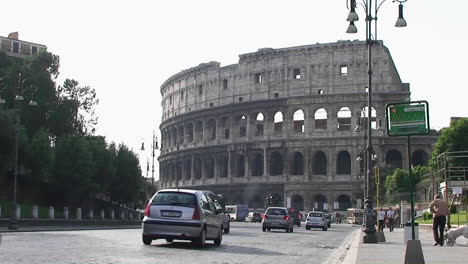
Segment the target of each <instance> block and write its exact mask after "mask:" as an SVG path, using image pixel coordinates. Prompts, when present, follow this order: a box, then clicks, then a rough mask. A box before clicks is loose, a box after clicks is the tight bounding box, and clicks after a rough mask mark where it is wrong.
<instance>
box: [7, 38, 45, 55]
mask: <svg viewBox="0 0 468 264" xmlns="http://www.w3.org/2000/svg"><path fill="white" fill-rule="evenodd" d="M0 50H3V51H5V52H6V54H7V55H8V56H14V57H22V58H24V57H28V56H32V55H35V54H37V53H39V52H42V51H46V50H47V47H46V46H45V45H42V44H36V43H32V42H27V41H23V40H19V38H18V32H12V33H10V34H8V37H2V36H0Z"/></svg>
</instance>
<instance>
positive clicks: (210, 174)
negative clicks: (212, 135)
mask: <svg viewBox="0 0 468 264" xmlns="http://www.w3.org/2000/svg"><path fill="white" fill-rule="evenodd" d="M214 174H215V171H214V159H213V158H212V157H208V158H206V159H205V175H206V177H207V178H214Z"/></svg>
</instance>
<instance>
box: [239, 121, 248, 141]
mask: <svg viewBox="0 0 468 264" xmlns="http://www.w3.org/2000/svg"><path fill="white" fill-rule="evenodd" d="M246 135H247V118H246V117H245V116H241V118H240V119H239V137H245V136H246Z"/></svg>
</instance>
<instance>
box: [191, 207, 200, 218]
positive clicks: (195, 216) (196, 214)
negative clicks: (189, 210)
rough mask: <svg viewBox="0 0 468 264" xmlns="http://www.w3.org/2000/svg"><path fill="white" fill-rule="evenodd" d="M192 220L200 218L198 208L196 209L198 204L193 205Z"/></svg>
mask: <svg viewBox="0 0 468 264" xmlns="http://www.w3.org/2000/svg"><path fill="white" fill-rule="evenodd" d="M192 220H200V209H198V206H195V210H193V215H192Z"/></svg>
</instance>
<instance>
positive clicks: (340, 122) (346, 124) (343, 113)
mask: <svg viewBox="0 0 468 264" xmlns="http://www.w3.org/2000/svg"><path fill="white" fill-rule="evenodd" d="M336 116H337V124H336V127H337V129H338V130H339V131H349V130H351V110H350V109H349V107H346V106H345V107H341V108H340V110H338V113H337V114H336Z"/></svg>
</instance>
